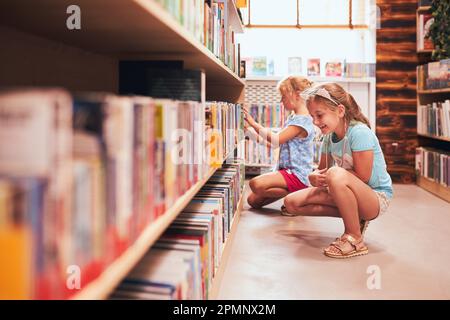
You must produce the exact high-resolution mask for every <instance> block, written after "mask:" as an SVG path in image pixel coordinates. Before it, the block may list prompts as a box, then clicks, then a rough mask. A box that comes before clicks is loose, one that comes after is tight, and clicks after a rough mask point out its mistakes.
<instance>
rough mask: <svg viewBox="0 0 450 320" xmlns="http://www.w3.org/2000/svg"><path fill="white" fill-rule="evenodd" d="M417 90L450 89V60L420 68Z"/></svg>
mask: <svg viewBox="0 0 450 320" xmlns="http://www.w3.org/2000/svg"><path fill="white" fill-rule="evenodd" d="M417 88H418V89H419V90H428V89H447V88H450V59H445V60H441V61H435V62H429V63H428V64H424V65H421V66H418V67H417Z"/></svg>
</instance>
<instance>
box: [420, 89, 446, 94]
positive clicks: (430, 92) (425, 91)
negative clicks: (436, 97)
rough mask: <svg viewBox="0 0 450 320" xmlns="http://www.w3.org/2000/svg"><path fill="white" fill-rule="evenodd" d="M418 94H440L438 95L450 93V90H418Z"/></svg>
mask: <svg viewBox="0 0 450 320" xmlns="http://www.w3.org/2000/svg"><path fill="white" fill-rule="evenodd" d="M417 93H418V94H438V93H450V88H445V89H429V90H417Z"/></svg>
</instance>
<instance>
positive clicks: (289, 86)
mask: <svg viewBox="0 0 450 320" xmlns="http://www.w3.org/2000/svg"><path fill="white" fill-rule="evenodd" d="M312 85H313V82H312V81H310V80H308V79H306V78H305V77H300V76H288V77H286V78H284V79H282V80H280V82H278V84H277V90H278V92H280V94H286V93H288V94H292V93H295V92H302V91H303V90H306V89H308V88H310V87H311V86H312Z"/></svg>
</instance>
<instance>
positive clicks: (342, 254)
mask: <svg viewBox="0 0 450 320" xmlns="http://www.w3.org/2000/svg"><path fill="white" fill-rule="evenodd" d="M323 253H324V254H325V255H326V256H327V257H330V258H337V259H343V258H351V257H355V256H362V255H365V254H368V253H369V249H368V248H367V246H366V245H365V244H364V241H363V238H362V237H361V239H360V240H356V239H355V238H353V237H352V236H351V235H348V234H344V235H343V236H342V237H340V238H337V239H336V241H334V242H333V243H331V244H330V245H329V246H328V247H327V248H325V249H324V250H323Z"/></svg>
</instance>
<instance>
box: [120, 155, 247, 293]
mask: <svg viewBox="0 0 450 320" xmlns="http://www.w3.org/2000/svg"><path fill="white" fill-rule="evenodd" d="M243 183H244V164H243V161H242V160H234V161H233V162H231V163H228V164H225V165H224V166H223V168H221V169H219V170H218V171H216V173H215V174H214V175H213V176H212V177H211V178H210V179H209V181H208V182H207V183H206V184H205V185H204V186H203V188H202V189H201V190H200V191H199V192H198V193H197V195H196V196H195V197H194V198H193V199H192V200H191V202H190V203H189V204H188V205H187V206H186V208H185V209H184V210H183V212H181V213H180V215H179V216H178V217H177V218H176V219H175V220H174V221H173V223H172V224H171V225H170V226H169V227H168V229H167V230H166V231H165V233H164V234H163V235H162V236H161V238H160V239H159V240H158V241H157V242H156V243H155V244H154V245H153V246H152V248H151V249H150V250H149V251H148V253H147V254H146V255H145V257H144V258H143V259H142V260H141V261H140V262H139V264H138V265H137V266H136V267H135V268H134V269H133V270H132V271H131V272H130V274H129V275H128V276H127V277H126V278H125V279H124V280H123V281H122V282H121V284H120V285H119V286H118V287H117V288H116V290H115V291H114V293H113V294H112V295H111V299H165V300H167V299H179V300H192V299H196V300H199V299H208V298H210V292H211V287H212V281H213V279H214V277H215V276H216V274H217V270H218V267H219V265H220V263H221V257H222V252H223V248H224V245H225V242H226V240H227V236H228V234H229V232H230V229H231V226H232V223H233V221H234V220H233V218H234V215H235V214H236V210H237V209H238V203H239V201H240V199H241V197H242V192H243V186H244V184H243Z"/></svg>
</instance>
